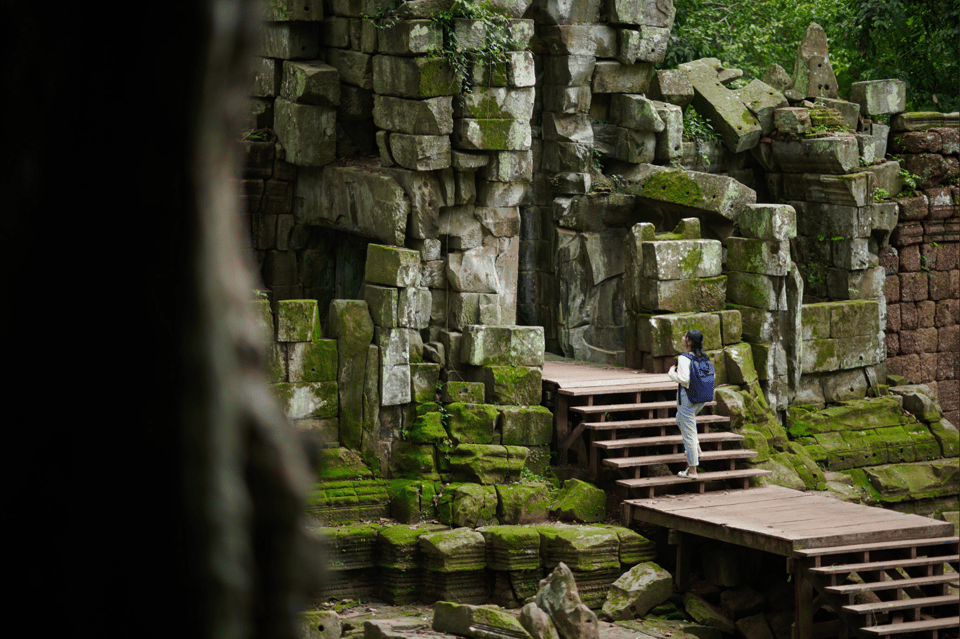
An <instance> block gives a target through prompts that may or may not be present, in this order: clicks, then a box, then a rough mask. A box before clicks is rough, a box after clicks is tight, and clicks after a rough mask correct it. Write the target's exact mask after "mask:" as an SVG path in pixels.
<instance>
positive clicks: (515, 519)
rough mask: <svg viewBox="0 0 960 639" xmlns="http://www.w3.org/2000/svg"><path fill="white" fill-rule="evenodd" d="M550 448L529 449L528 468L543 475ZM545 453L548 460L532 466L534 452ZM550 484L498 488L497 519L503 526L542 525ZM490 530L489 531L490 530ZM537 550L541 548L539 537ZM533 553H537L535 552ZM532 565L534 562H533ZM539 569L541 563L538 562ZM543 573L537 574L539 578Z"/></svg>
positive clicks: (544, 519)
mask: <svg viewBox="0 0 960 639" xmlns="http://www.w3.org/2000/svg"><path fill="white" fill-rule="evenodd" d="M549 448H550V447H549V446H541V447H538V448H528V449H527V450H529V451H530V455H528V456H527V461H526V466H525V467H526V468H527V469H529V470H532V471H533V472H534V473H535V474H542V473H543V472H544V471H545V470H546V468H547V467H549ZM537 450H540V451H545V452H546V455H545V457H546V459H545V461H544V462H539V463H542V465H540V466H537V465H536V464H537V463H538V462H534V465H531V460H532V459H533V457H534V451H537ZM548 488H549V485H548V484H514V485H510V486H497V498H498V500H499V503H498V504H497V517H498V519H499V520H500V523H502V524H508V525H519V526H522V525H525V524H534V523H541V522H543V521H546V519H547V507H548V505H549V504H550V492H549V490H548ZM488 530H489V529H488ZM536 545H537V548H539V545H540V544H539V535H537V542H536ZM533 552H537V551H536V550H534V551H533ZM531 563H532V562H531ZM537 566H538V567H539V562H537ZM541 574H542V573H541V572H539V571H538V572H537V576H538V577H539V576H540V575H541Z"/></svg>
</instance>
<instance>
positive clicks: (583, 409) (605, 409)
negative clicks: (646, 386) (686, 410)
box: [570, 401, 717, 415]
mask: <svg viewBox="0 0 960 639" xmlns="http://www.w3.org/2000/svg"><path fill="white" fill-rule="evenodd" d="M716 405H717V403H716V402H707V403H705V404H704V406H716ZM676 407H677V402H675V401H673V402H670V401H667V402H639V403H632V404H601V405H596V406H574V407H573V408H571V409H570V410H572V411H574V412H577V413H582V414H584V415H590V414H595V413H623V412H627V411H632V410H656V409H658V408H676Z"/></svg>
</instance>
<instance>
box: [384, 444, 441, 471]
mask: <svg viewBox="0 0 960 639" xmlns="http://www.w3.org/2000/svg"><path fill="white" fill-rule="evenodd" d="M390 473H391V474H392V475H393V476H394V477H401V478H402V477H406V478H410V479H417V478H422V479H428V478H429V479H436V478H438V477H439V475H438V474H437V460H436V448H434V446H433V445H432V444H417V443H414V442H406V441H399V442H395V443H394V446H393V454H392V455H391V457H390Z"/></svg>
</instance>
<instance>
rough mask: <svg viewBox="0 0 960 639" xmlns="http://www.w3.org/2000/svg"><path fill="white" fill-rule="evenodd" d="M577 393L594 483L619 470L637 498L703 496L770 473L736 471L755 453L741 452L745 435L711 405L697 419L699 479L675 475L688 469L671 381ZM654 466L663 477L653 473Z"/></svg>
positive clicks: (576, 410)
mask: <svg viewBox="0 0 960 639" xmlns="http://www.w3.org/2000/svg"><path fill="white" fill-rule="evenodd" d="M579 390H580V394H579V395H580V397H581V398H583V400H584V401H585V405H580V406H570V407H569V408H568V411H569V413H570V414H571V415H572V416H578V417H579V418H580V422H579V424H577V426H576V427H575V428H574V430H573V434H574V435H576V434H580V435H581V436H582V437H583V440H584V450H585V452H586V455H587V458H588V459H587V465H588V467H589V470H590V473H591V475H592V476H593V477H594V478H596V477H597V476H598V475H599V473H600V470H601V467H604V468H610V469H614V470H617V471H619V472H620V474H621V475H622V476H623V479H620V480H618V481H617V483H618V484H620V485H622V486H626V487H627V488H629V489H630V490H631V492H632V493H634V496H644V497H653V495H654V494H655V491H656V490H657V489H660V490H661V491H663V490H664V489H666V488H667V487H671V488H686V489H687V491H688V490H696V491H698V492H704V491H705V490H706V488H707V487H708V486H720V487H723V488H727V487H729V486H728V485H727V482H728V481H729V480H735V482H736V484H737V486H738V487H740V488H746V487H747V486H748V484H749V480H750V478H751V477H758V476H761V475H767V474H770V473H769V471H766V470H762V469H755V468H751V469H738V468H736V462H737V461H738V460H742V459H749V458H752V457H756V455H757V453H756V452H755V451H752V450H744V449H742V448H741V441H742V440H743V436H742V435H739V434H737V433H732V432H729V431H726V430H724V428H725V427H727V425H728V424H729V422H730V418H729V417H724V416H721V415H714V414H711V412H710V409H711V408H712V407H713V406H715V405H716V403H715V402H710V403H708V404H707V405H706V406H705V407H704V412H702V413H701V414H700V415H698V416H697V430H698V432H699V441H700V447H701V451H702V453H701V455H700V473H699V475H698V477H697V479H695V480H693V479H684V478H681V477H677V475H676V473H677V472H678V471H679V470H682V469H683V468H686V456H685V455H684V452H683V440H682V437H681V435H680V431H679V429H678V428H677V425H676V384H674V383H673V382H670V381H667V382H661V383H659V384H655V385H652V384H648V385H646V386H645V387H644V388H642V389H637V390H635V391H634V392H632V393H629V392H627V393H624V392H622V389H611V388H609V387H597V388H594V389H590V391H589V392H585V391H586V390H587V389H579ZM614 391H620V392H614ZM597 401H602V402H603V403H596V402H597ZM664 465H666V466H668V467H669V468H670V469H671V472H670V474H669V475H664V474H663V473H662V468H663V466H664ZM654 467H657V468H658V470H659V472H654V473H651V471H652V470H653V469H654ZM683 492H686V491H683Z"/></svg>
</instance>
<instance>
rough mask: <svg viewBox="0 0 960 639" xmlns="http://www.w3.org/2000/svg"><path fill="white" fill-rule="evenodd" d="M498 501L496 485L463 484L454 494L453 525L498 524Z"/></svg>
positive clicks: (471, 526) (469, 526)
mask: <svg viewBox="0 0 960 639" xmlns="http://www.w3.org/2000/svg"><path fill="white" fill-rule="evenodd" d="M497 503H498V502H497V490H496V488H495V487H494V486H481V485H478V484H461V485H460V486H458V487H457V489H456V490H455V491H454V495H453V525H454V526H458V527H459V526H466V527H468V528H476V527H477V526H489V525H491V524H496V523H497Z"/></svg>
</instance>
